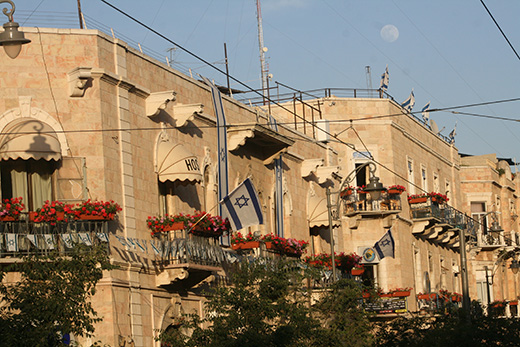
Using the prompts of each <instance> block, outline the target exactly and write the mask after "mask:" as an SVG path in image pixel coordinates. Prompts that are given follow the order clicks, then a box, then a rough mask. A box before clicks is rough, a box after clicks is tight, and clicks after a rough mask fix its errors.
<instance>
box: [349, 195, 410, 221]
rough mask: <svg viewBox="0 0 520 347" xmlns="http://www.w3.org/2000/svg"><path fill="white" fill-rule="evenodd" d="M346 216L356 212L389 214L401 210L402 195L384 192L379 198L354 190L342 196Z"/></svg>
mask: <svg viewBox="0 0 520 347" xmlns="http://www.w3.org/2000/svg"><path fill="white" fill-rule="evenodd" d="M341 199H342V204H343V213H344V215H345V216H351V215H354V214H358V213H361V214H387V213H396V212H400V211H401V196H400V195H399V194H388V193H386V192H383V193H382V194H381V196H380V197H379V198H378V199H373V198H371V196H370V194H368V193H366V194H364V193H358V192H353V193H352V194H350V195H343V196H342V197H341Z"/></svg>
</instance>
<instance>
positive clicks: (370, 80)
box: [365, 65, 372, 97]
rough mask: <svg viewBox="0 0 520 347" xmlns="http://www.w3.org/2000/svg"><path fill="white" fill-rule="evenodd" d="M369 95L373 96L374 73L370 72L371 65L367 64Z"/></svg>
mask: <svg viewBox="0 0 520 347" xmlns="http://www.w3.org/2000/svg"><path fill="white" fill-rule="evenodd" d="M365 71H366V78H367V89H368V96H370V97H371V96H372V73H371V72H370V65H367V66H365Z"/></svg>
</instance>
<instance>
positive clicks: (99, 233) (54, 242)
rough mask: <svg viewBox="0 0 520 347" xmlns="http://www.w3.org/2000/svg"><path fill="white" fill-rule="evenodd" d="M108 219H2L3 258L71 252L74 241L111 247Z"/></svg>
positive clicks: (1, 252)
mask: <svg viewBox="0 0 520 347" xmlns="http://www.w3.org/2000/svg"><path fill="white" fill-rule="evenodd" d="M109 223H111V222H110V221H106V220H75V221H69V222H56V223H48V222H42V223H36V222H31V221H29V220H20V221H13V222H0V258H6V257H12V258H18V257H22V256H25V255H30V254H40V255H44V254H49V253H51V252H56V251H58V252H60V253H62V254H67V253H70V252H72V250H73V248H74V244H76V243H83V244H85V245H88V246H91V245H102V246H104V247H106V249H107V252H108V250H109V247H108V240H109V239H108V230H109V229H108V225H109Z"/></svg>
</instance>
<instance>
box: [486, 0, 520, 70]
mask: <svg viewBox="0 0 520 347" xmlns="http://www.w3.org/2000/svg"><path fill="white" fill-rule="evenodd" d="M480 3H481V4H482V6H484V8H485V9H486V11H487V13H488V14H489V16H490V17H491V19H492V20H493V22H495V25H496V26H497V28H498V30H500V33H501V34H502V36H504V39H506V41H507V43H508V44H509V47H511V49H512V50H513V52H515V54H516V57H517V58H518V60H520V55H518V53H517V52H516V50H515V47H513V45H512V44H511V42H510V41H509V39H508V38H507V36H506V34H505V33H504V31H503V30H502V28H501V27H500V25H499V24H498V22H497V21H496V20H495V17H493V15H492V14H491V12H490V11H489V9H488V8H487V6H486V4H485V3H484V0H480Z"/></svg>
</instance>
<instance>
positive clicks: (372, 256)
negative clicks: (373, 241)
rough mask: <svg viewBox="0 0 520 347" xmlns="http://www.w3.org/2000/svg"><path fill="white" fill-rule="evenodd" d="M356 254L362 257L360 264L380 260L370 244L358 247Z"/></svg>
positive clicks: (373, 262) (375, 262) (374, 262)
mask: <svg viewBox="0 0 520 347" xmlns="http://www.w3.org/2000/svg"><path fill="white" fill-rule="evenodd" d="M358 254H359V255H360V256H361V257H362V259H361V264H378V263H379V261H380V260H381V259H379V255H378V254H377V252H376V250H375V249H374V247H371V246H362V247H358Z"/></svg>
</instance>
